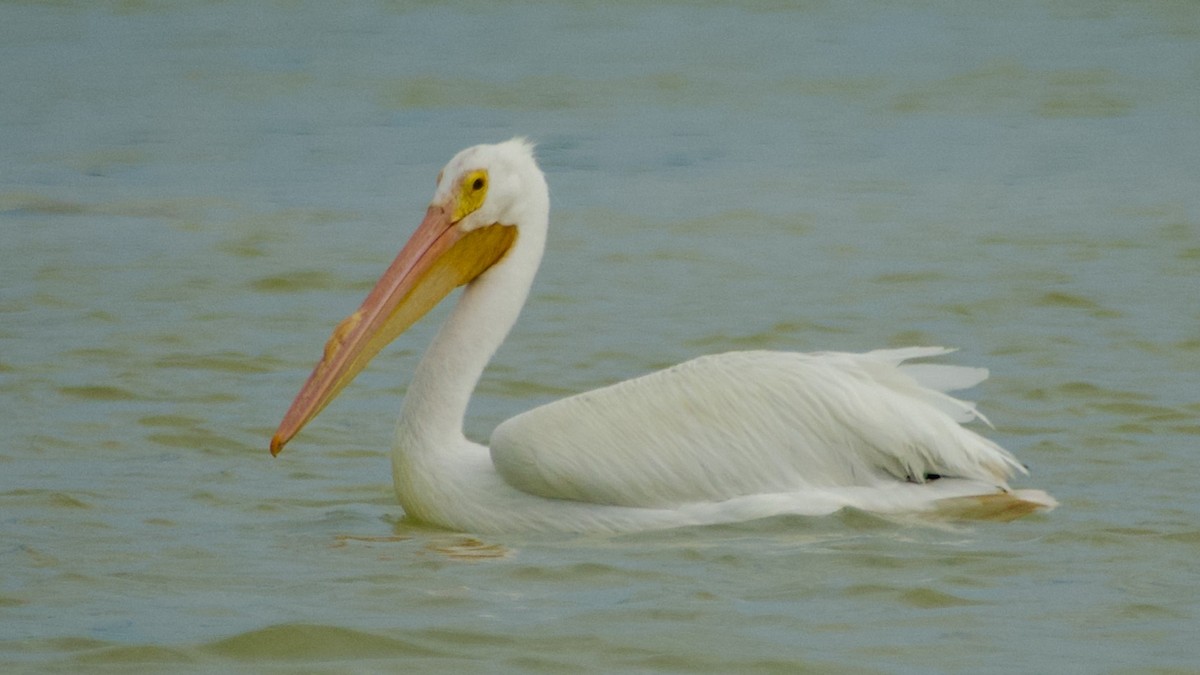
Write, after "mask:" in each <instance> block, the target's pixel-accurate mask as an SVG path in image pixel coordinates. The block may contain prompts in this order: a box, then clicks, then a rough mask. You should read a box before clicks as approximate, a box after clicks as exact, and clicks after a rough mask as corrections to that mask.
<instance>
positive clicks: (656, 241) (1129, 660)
mask: <svg viewBox="0 0 1200 675" xmlns="http://www.w3.org/2000/svg"><path fill="white" fill-rule="evenodd" d="M1198 111H1200V7H1198V6H1196V5H1195V4H1194V3H1186V2H1147V3H1137V4H1135V5H1129V4H1126V3H1104V2H1101V3H1097V2H1068V1H1063V2H1054V3H1003V4H994V3H966V4H964V3H949V2H946V3H940V2H922V3H899V4H898V3H862V4H854V5H853V6H849V5H847V6H842V5H837V4H825V3H800V4H797V5H796V6H794V7H793V6H791V5H790V4H788V3H769V2H751V1H747V2H742V3H730V4H719V3H705V2H695V3H692V2H675V3H662V4H655V5H643V4H641V3H591V2H574V3H568V2H562V3H559V2H534V3H525V4H515V5H503V6H501V5H498V4H493V3H463V4H458V5H454V6H449V7H447V6H438V5H432V4H419V3H412V4H409V3H361V4H359V3H354V4H343V3H337V4H336V5H335V4H334V3H329V4H322V3H273V4H269V5H267V4H255V5H250V6H242V5H237V4H232V3H175V4H171V5H159V4H155V3H137V2H129V3H115V2H114V3H88V4H81V5H78V6H76V5H73V4H70V3H57V4H55V3H46V4H41V3H3V4H0V156H2V157H3V164H2V166H3V169H2V170H0V269H2V270H3V278H4V284H3V286H2V289H0V406H3V407H2V408H0V414H2V415H3V419H4V428H5V434H4V440H3V441H0V537H2V538H0V565H2V568H3V570H4V573H3V575H2V576H0V664H3V668H4V670H5V672H22V671H42V670H69V671H98V672H105V671H111V672H122V673H124V672H130V671H149V672H161V671H164V670H170V671H173V672H210V671H228V670H231V669H232V670H245V671H252V672H264V671H266V672H291V671H302V672H313V671H318V672H371V671H380V672H394V671H396V670H399V669H401V668H416V669H422V670H451V669H454V670H464V669H465V670H469V671H488V672H494V671H496V670H508V671H545V670H549V671H557V670H593V671H608V670H617V669H627V670H640V671H710V672H712V671H716V672H733V671H737V672H754V671H780V672H803V671H804V670H806V669H807V670H810V671H814V672H856V673H857V672H913V673H916V672H921V673H925V672H961V671H973V672H1001V671H1004V672H1010V671H1016V672H1038V671H1041V672H1049V671H1053V672H1080V673H1093V672H1114V673H1118V672H1147V671H1158V672H1195V670H1194V669H1195V668H1196V667H1197V666H1196V663H1200V647H1197V646H1196V642H1195V635H1196V634H1197V632H1198V628H1200V597H1198V596H1200V592H1198V591H1197V590H1196V589H1197V588H1200V567H1198V566H1197V564H1196V560H1197V556H1198V554H1200V526H1198V525H1197V522H1200V497H1197V492H1196V489H1195V486H1196V476H1197V469H1196V467H1197V461H1198V458H1197V445H1198V440H1200V421H1198V420H1200V387H1198V385H1197V381H1198V378H1197V374H1198V371H1200V310H1198V309H1197V307H1198V305H1197V302H1196V288H1197V285H1196V284H1197V277H1198V276H1200V197H1197V190H1196V189H1195V185H1196V178H1197V176H1200V112H1198ZM516 134H527V135H530V136H532V137H534V138H535V139H536V140H538V141H539V143H540V151H539V154H540V156H541V158H542V163H543V166H544V168H545V169H546V170H547V172H548V174H549V180H550V184H551V191H552V198H553V200H554V215H553V223H552V228H553V229H552V232H551V237H550V242H549V247H548V251H547V259H546V264H545V266H544V268H543V270H542V273H541V275H540V277H539V280H538V282H537V284H536V285H535V288H534V291H533V295H532V298H531V304H530V306H529V307H528V309H527V311H526V313H525V314H524V315H523V317H522V321H521V323H520V324H518V327H517V329H516V331H515V332H514V334H513V335H512V337H511V339H510V341H509V343H508V344H507V345H506V346H505V347H504V348H503V349H502V350H501V352H500V354H499V355H498V356H497V359H496V361H495V362H494V363H493V365H492V367H491V368H490V369H489V371H488V373H487V375H486V376H485V380H484V382H483V383H482V384H481V388H480V391H479V392H478V393H477V395H476V399H475V401H474V403H473V408H472V414H471V419H470V421H469V432H470V433H471V434H472V435H473V436H476V437H478V438H481V439H482V438H486V436H487V433H488V431H489V430H490V429H491V428H492V426H494V425H495V424H496V423H497V422H498V421H500V420H502V419H504V418H506V417H508V416H510V415H512V414H514V413H516V412H519V411H520V410H523V409H526V408H528V407H530V406H533V405H536V404H538V403H541V402H544V401H547V400H551V399H553V398H556V397H558V396H562V395H564V394H567V393H571V392H575V391H579V390H581V389H586V388H590V387H595V386H600V385H603V384H605V383H608V382H611V381H615V380H618V379H622V378H625V377H629V376H633V375H636V374H639V373H642V372H645V371H646V370H649V369H651V368H655V367H660V366H664V365H668V364H671V363H674V362H677V361H680V360H683V359H686V358H689V357H691V356H695V355H698V354H701V353H706V352H712V351H721V350H727V349H736V348H746V347H765V348H778V349H803V350H809V349H847V350H859V349H870V348H874V347H880V346H898V345H906V344H947V345H953V346H958V347H961V349H962V351H961V352H959V353H958V354H956V355H954V357H953V358H952V359H951V361H953V362H956V363H964V364H973V365H974V364H977V365H984V366H987V367H989V368H990V369H991V370H992V372H993V377H992V379H990V380H989V381H988V382H987V383H986V384H985V385H984V386H982V387H980V388H979V389H978V390H977V391H975V392H972V395H973V396H974V397H975V398H977V399H978V400H979V401H980V403H981V405H982V407H983V409H984V411H985V412H986V413H988V414H989V416H990V417H991V418H992V420H993V421H994V422H995V423H996V427H997V428H996V430H995V432H993V433H992V434H991V435H992V436H993V437H995V438H996V439H997V440H998V441H1000V442H1001V443H1002V444H1004V445H1005V446H1006V447H1008V448H1010V449H1012V450H1013V451H1014V452H1015V453H1016V454H1017V455H1018V456H1019V457H1021V458H1022V460H1023V461H1026V462H1028V463H1029V464H1030V465H1031V467H1032V468H1033V471H1034V474H1033V476H1032V477H1031V478H1029V479H1025V480H1023V481H1022V483H1021V484H1022V485H1028V486H1036V487H1040V488H1043V489H1047V490H1049V491H1050V492H1051V493H1052V494H1054V495H1055V496H1056V497H1057V498H1058V499H1059V500H1061V501H1062V503H1063V505H1062V507H1061V508H1060V509H1058V510H1057V511H1055V512H1053V513H1051V514H1049V515H1046V516H1040V517H1035V518H1029V519H1026V520H1022V521H1019V522H1015V523H1008V524H993V523H984V524H974V525H965V524H964V525H955V526H947V527H929V526H919V525H912V524H903V523H893V522H887V521H883V520H880V519H876V518H873V517H869V516H866V515H863V514H857V513H846V514H840V515H838V516H835V517H832V518H826V519H798V518H777V519H771V520H767V521H763V522H757V523H750V524H745V525H741V526H736V527H734V526H729V527H717V528H700V529H688V530H680V531H674V532H668V533H655V534H635V535H626V536H621V537H578V536H561V537H528V536H519V535H512V536H496V537H487V538H475V537H472V536H471V535H469V534H458V533H448V532H442V531H437V530H432V529H425V528H421V527H416V526H413V525H412V524H409V523H407V522H405V521H404V520H403V513H402V511H401V510H400V508H399V507H398V506H397V505H396V504H395V502H394V497H393V495H392V494H391V486H390V477H389V471H388V465H387V460H386V447H387V444H388V442H389V440H390V434H391V426H392V419H393V416H394V413H395V411H396V410H397V408H398V405H399V401H400V398H401V396H402V394H403V390H404V384H405V382H406V380H407V377H408V374H409V373H410V372H411V368H412V365H413V364H414V361H415V355H416V354H417V353H418V352H419V350H420V349H421V348H423V346H424V344H425V342H426V341H427V340H428V339H429V337H430V335H431V331H432V329H433V327H434V326H435V325H436V323H437V320H438V318H439V317H440V316H442V315H444V311H443V312H437V313H435V314H434V315H433V316H431V317H430V320H428V321H426V322H425V323H423V324H421V325H420V326H418V327H417V329H415V330H414V331H413V332H412V333H411V334H410V335H409V336H407V337H406V338H404V339H403V340H401V341H400V343H399V344H398V345H397V346H396V347H394V348H393V349H391V350H389V351H388V352H387V353H385V354H384V355H382V356H381V358H380V359H378V361H377V363H376V364H375V365H374V367H373V368H371V369H370V370H369V371H368V372H367V373H365V374H364V375H363V376H362V377H360V379H359V380H358V381H357V382H356V383H355V385H354V386H353V387H352V388H351V389H349V390H348V391H347V392H346V393H345V394H344V395H343V396H342V398H341V399H339V401H338V402H337V403H335V404H334V405H333V406H331V407H330V408H329V409H328V410H327V411H326V412H325V413H324V415H323V416H322V417H321V418H320V419H319V420H317V421H316V422H315V423H313V424H312V425H310V426H309V428H307V429H306V430H305V432H304V434H303V435H302V436H301V437H300V438H299V439H298V440H297V442H296V443H295V444H293V446H291V447H289V449H288V451H287V452H286V453H285V454H284V455H282V456H281V457H280V458H278V459H274V460H272V459H271V458H270V457H269V456H268V455H267V451H266V444H267V440H268V438H269V436H270V434H271V432H272V431H273V430H274V427H275V425H276V423H277V422H278V420H279V417H280V416H281V415H282V413H283V411H284V409H285V408H286V406H287V404H288V402H289V401H290V399H291V397H292V396H293V395H294V393H295V391H296V389H297V387H298V386H299V385H300V383H301V382H302V381H303V378H304V377H305V376H306V374H307V372H308V370H309V368H310V367H311V365H312V362H313V360H314V359H315V358H316V357H317V355H318V354H319V350H320V347H321V345H322V344H323V341H324V339H325V338H326V336H327V335H328V331H329V330H330V329H331V327H332V326H333V325H334V323H335V322H336V321H337V320H338V319H340V318H341V317H342V316H343V315H345V314H346V313H348V312H349V311H350V310H351V309H352V308H353V307H354V306H356V305H357V303H358V302H359V300H360V299H361V298H362V296H363V294H364V293H365V292H366V290H367V289H368V288H369V287H370V284H371V283H372V282H373V280H374V278H375V277H376V276H377V275H378V273H379V272H380V271H381V270H382V269H383V267H384V266H385V265H386V264H387V263H388V262H389V261H390V259H391V257H392V256H393V255H394V253H395V251H396V250H397V248H398V247H399V246H400V244H401V243H402V242H403V240H404V238H405V237H406V236H407V234H408V233H409V232H410V231H411V229H412V228H413V227H414V226H415V225H416V223H417V220H418V219H419V217H420V215H421V214H422V212H423V209H424V205H425V202H426V200H427V199H428V198H429V195H430V193H431V190H432V186H433V177H434V175H435V173H436V172H437V170H438V169H439V168H440V167H441V165H442V164H443V163H444V162H445V161H446V160H447V159H448V158H449V157H450V156H451V155H453V154H454V152H456V151H457V150H459V149H460V148H462V147H465V146H467V145H470V144H473V143H477V142H482V141H494V140H500V139H504V138H508V137H511V136H513V135H516Z"/></svg>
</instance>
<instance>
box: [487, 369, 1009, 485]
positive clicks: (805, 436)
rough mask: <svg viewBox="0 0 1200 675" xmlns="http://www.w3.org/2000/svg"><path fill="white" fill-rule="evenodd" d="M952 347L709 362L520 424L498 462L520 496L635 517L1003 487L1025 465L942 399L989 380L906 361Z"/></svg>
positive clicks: (498, 438)
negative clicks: (809, 497)
mask: <svg viewBox="0 0 1200 675" xmlns="http://www.w3.org/2000/svg"><path fill="white" fill-rule="evenodd" d="M947 351H949V350H945V349H942V348H934V347H928V348H909V349H898V350H881V351H875V352H869V353H866V354H845V353H836V352H828V353H815V354H801V353H794V352H768V351H751V352H729V353H725V354H718V355H713V356H705V357H701V358H698V359H694V360H692V361H688V362H686V363H682V364H680V365H678V366H675V367H674V368H670V369H667V370H662V371H658V372H655V373H651V374H649V375H645V376H643V377H639V378H635V379H632V380H627V381H625V382H621V383H618V384H615V385H612V386H609V387H604V388H601V389H596V390H594V391H590V392H587V393H584V394H579V395H577V396H572V397H570V398H566V399H562V400H560V401H556V402H553V403H550V404H547V405H544V406H541V407H538V408H535V409H533V410H530V411H528V412H525V413H523V414H521V415H518V416H516V417H514V418H512V419H510V420H508V421H506V422H505V423H503V424H501V425H500V426H499V427H497V428H496V430H495V431H494V432H493V434H492V438H491V454H492V461H493V463H494V464H495V465H496V468H497V470H498V471H499V472H500V474H501V475H502V476H503V477H504V479H505V480H506V481H507V482H509V483H510V484H511V485H513V486H514V487H516V488H518V489H520V490H523V491H525V492H529V493H532V494H536V495H541V496H544V497H551V498H559V499H572V500H578V501H584V502H593V503H602V504H613V505H621V506H638V507H669V506H677V505H679V504H684V503H690V502H699V501H723V500H726V499H731V498H734V497H739V496H744V495H752V494H762V493H772V492H795V491H798V490H803V489H805V488H828V487H839V486H870V485H876V484H879V482H881V481H888V482H895V481H897V480H901V481H903V480H912V481H918V482H919V481H922V480H924V477H925V476H928V475H931V474H937V475H943V476H956V477H962V478H973V479H978V480H986V481H990V482H993V483H995V484H997V485H1000V486H1004V485H1005V481H1006V480H1007V479H1008V478H1009V477H1010V476H1011V475H1012V474H1013V473H1014V472H1017V471H1023V470H1024V469H1023V467H1022V466H1021V465H1020V464H1019V463H1018V462H1017V461H1016V459H1014V458H1013V457H1012V455H1010V454H1009V453H1008V452H1007V451H1005V450H1004V449H1002V448H1000V447H999V446H998V445H996V444H995V443H993V442H991V441H989V440H987V439H985V438H983V437H981V436H979V435H978V434H975V433H974V432H972V431H970V430H968V429H965V428H963V427H962V426H961V425H960V424H959V421H967V420H970V419H982V416H981V415H979V413H978V412H976V411H975V408H974V406H973V405H972V404H970V403H967V402H964V401H960V400H958V399H956V398H953V397H951V396H949V395H947V394H945V393H944V392H945V391H948V390H953V389H957V388H961V387H965V386H970V385H973V384H975V383H977V382H979V381H981V380H982V379H983V378H984V377H986V376H987V371H985V370H982V369H974V368H959V367H954V366H933V365H916V366H913V365H901V364H902V362H903V361H904V360H906V359H911V358H920V357H927V356H936V355H940V354H944V353H946V352H947Z"/></svg>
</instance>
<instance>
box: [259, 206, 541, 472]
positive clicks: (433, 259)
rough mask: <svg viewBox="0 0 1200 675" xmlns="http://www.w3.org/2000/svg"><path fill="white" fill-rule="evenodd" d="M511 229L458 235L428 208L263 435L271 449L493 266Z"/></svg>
mask: <svg viewBox="0 0 1200 675" xmlns="http://www.w3.org/2000/svg"><path fill="white" fill-rule="evenodd" d="M516 236H517V228H516V227H515V226H509V225H501V224H495V225H488V226H486V227H481V228H478V229H475V230H471V231H470V232H463V231H461V230H460V229H459V228H458V224H457V223H455V222H452V216H451V213H450V211H449V209H447V208H445V207H443V206H440V205H434V206H430V207H429V210H428V211H427V212H426V213H425V219H424V220H423V221H421V224H420V226H418V227H417V230H416V232H414V233H413V235H412V237H411V238H410V239H409V240H408V243H407V244H405V245H404V248H403V249H401V251H400V254H399V255H397V256H396V259H395V261H393V262H392V264H391V266H389V267H388V268H387V271H385V272H384V273H383V276H381V277H380V278H379V281H378V282H376V284H375V288H373V289H371V292H370V294H368V295H367V298H366V300H364V301H363V303H362V306H361V307H359V308H358V310H357V311H355V312H354V313H353V314H351V315H350V316H348V317H346V318H345V319H343V320H342V322H341V323H339V324H338V325H337V328H335V329H334V331H333V335H332V336H331V337H330V338H329V341H328V342H327V343H326V344H325V353H324V355H323V356H322V357H321V360H320V362H318V363H317V365H316V367H315V368H313V372H312V374H311V375H309V376H308V381H307V382H305V383H304V387H303V388H301V389H300V393H298V394H297V395H296V400H294V401H292V406H291V407H290V408H288V411H287V414H286V415H284V417H283V421H282V422H280V424H279V429H278V430H277V431H276V432H275V435H274V436H273V437H272V438H271V454H272V455H278V454H279V451H281V450H283V446H284V445H285V444H286V443H287V442H288V441H290V440H291V439H292V437H294V436H295V435H296V434H297V433H299V431H300V429H302V428H303V427H304V425H305V424H307V423H308V422H309V420H311V419H312V418H314V417H316V416H317V414H318V413H320V412H321V410H323V409H324V408H325V406H326V405H328V404H329V402H330V401H332V400H333V399H334V398H336V397H337V395H338V393H339V392H341V390H342V389H343V388H345V386H346V385H347V384H349V383H350V381H351V380H353V379H354V377H355V376H356V375H358V373H359V371H361V370H362V369H363V368H364V367H365V366H366V365H367V363H368V362H369V361H370V360H371V359H372V358H373V357H374V356H375V355H376V354H378V353H379V350H381V349H383V347H384V346H385V345H387V344H388V343H389V342H391V341H392V340H394V339H396V337H398V336H399V335H400V334H401V333H403V332H404V331H406V330H408V328H409V327H410V326H412V325H413V324H414V323H416V322H417V320H418V319H420V318H421V317H422V316H424V315H425V314H426V313H427V312H428V311H429V310H430V309H432V308H433V307H434V306H435V305H436V304H437V303H438V302H439V301H441V299H442V298H444V297H446V296H447V295H449V293H450V292H451V291H453V290H454V289H455V288H457V287H458V286H461V285H463V284H465V283H468V282H470V281H471V280H472V279H474V278H475V277H477V276H479V275H480V274H482V273H483V272H484V271H486V270H487V269H488V268H489V267H491V266H492V265H494V264H496V262H497V261H499V260H500V259H501V258H503V257H504V254H505V253H506V252H507V251H508V249H509V248H511V246H512V244H513V242H514V241H516Z"/></svg>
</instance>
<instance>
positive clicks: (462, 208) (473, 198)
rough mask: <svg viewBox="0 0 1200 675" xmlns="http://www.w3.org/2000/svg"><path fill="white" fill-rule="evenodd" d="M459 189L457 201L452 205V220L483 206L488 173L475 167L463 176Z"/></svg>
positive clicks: (455, 220)
mask: <svg viewBox="0 0 1200 675" xmlns="http://www.w3.org/2000/svg"><path fill="white" fill-rule="evenodd" d="M460 185H461V186H462V187H461V189H460V190H459V191H458V201H457V203H455V205H454V222H456V223H457V222H458V221H460V220H462V219H463V218H466V217H467V216H469V215H471V214H472V213H475V212H476V211H478V210H479V207H481V206H483V200H484V199H486V198H487V186H488V173H487V170H486V169H476V170H474V171H470V172H468V173H467V175H465V176H463V179H462V183H460Z"/></svg>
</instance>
